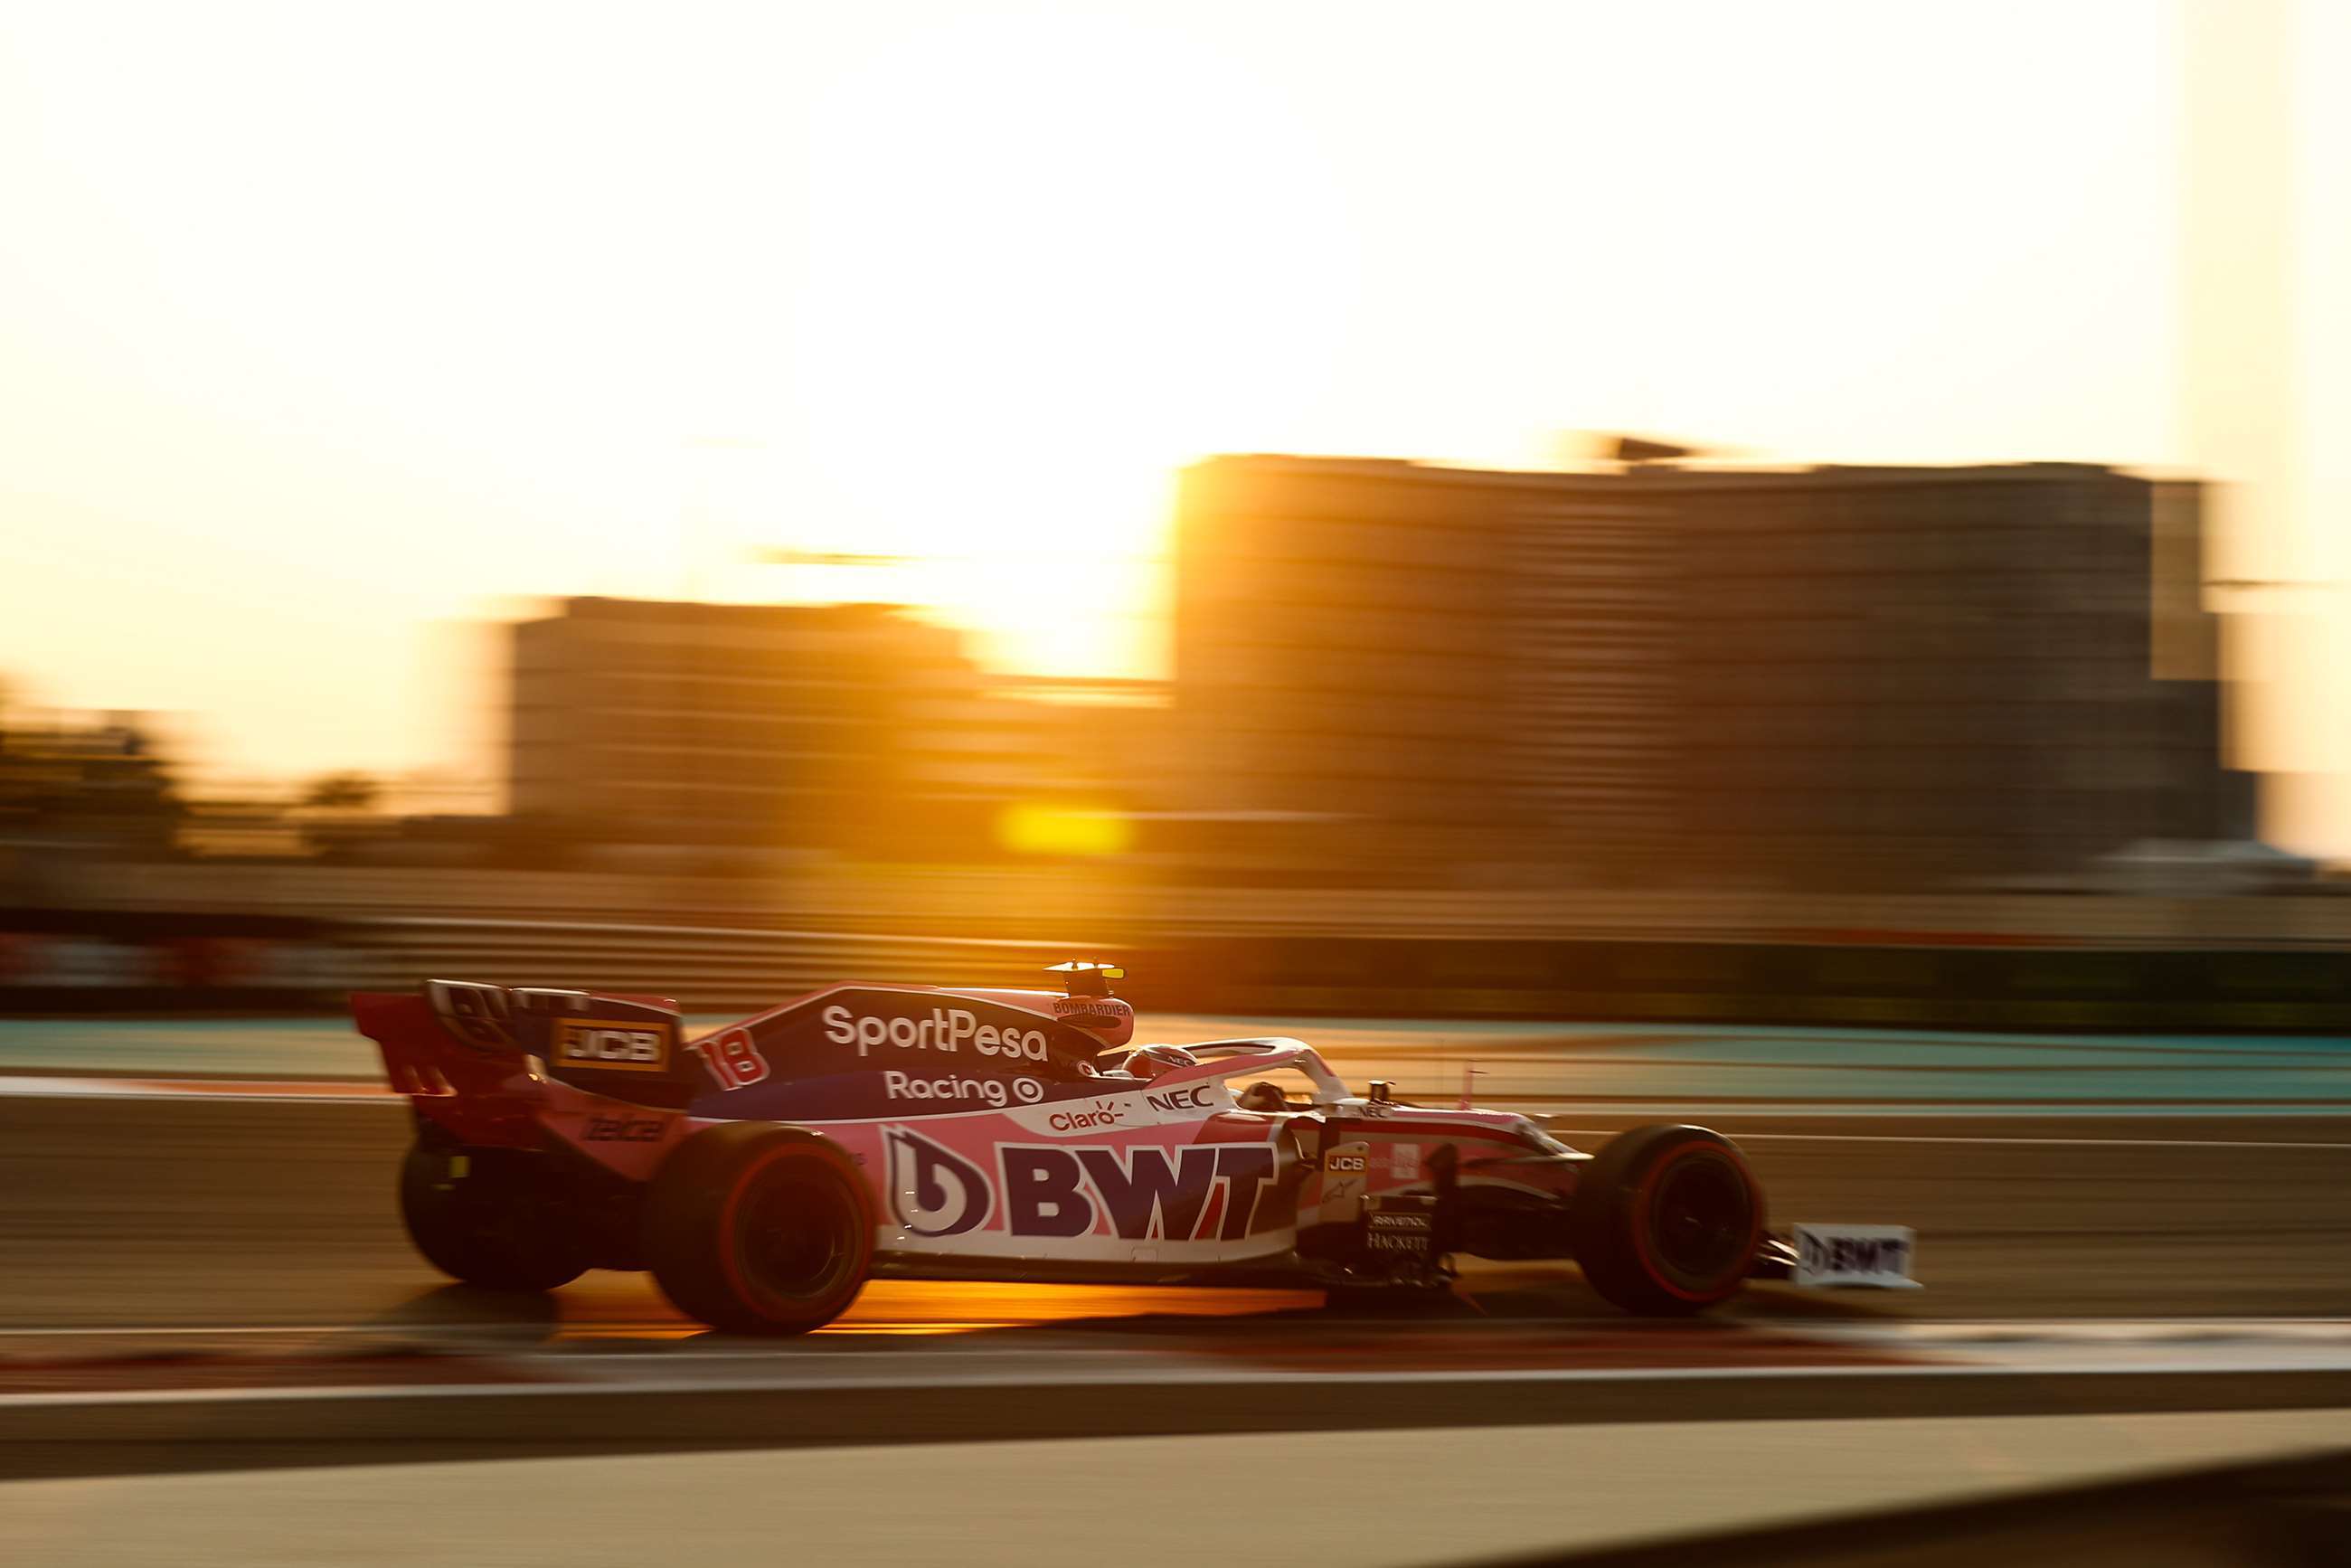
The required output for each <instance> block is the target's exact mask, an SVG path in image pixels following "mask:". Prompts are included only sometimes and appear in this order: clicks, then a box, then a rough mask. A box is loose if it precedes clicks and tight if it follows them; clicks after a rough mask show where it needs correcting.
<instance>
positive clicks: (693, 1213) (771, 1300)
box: [644, 1122, 874, 1334]
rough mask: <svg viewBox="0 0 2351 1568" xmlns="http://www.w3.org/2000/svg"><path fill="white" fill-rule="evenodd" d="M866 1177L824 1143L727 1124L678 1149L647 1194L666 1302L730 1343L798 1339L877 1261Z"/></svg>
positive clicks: (648, 1252) (834, 1313)
mask: <svg viewBox="0 0 2351 1568" xmlns="http://www.w3.org/2000/svg"><path fill="white" fill-rule="evenodd" d="M873 1224H874V1217H873V1200H872V1197H871V1195H870V1194H869V1193H868V1191H867V1189H866V1185H865V1176H864V1173H862V1171H860V1170H859V1169H858V1168H857V1166H856V1164H855V1163H854V1162H853V1161H852V1160H851V1159H850V1157H849V1156H848V1155H846V1154H844V1153H843V1152H842V1151H841V1146H840V1145H838V1144H835V1143H833V1142H832V1141H831V1139H829V1138H823V1137H820V1136H818V1135H817V1134H814V1133H810V1132H806V1131H803V1130H802V1129H800V1128H798V1127H778V1126H776V1125H774V1124H770V1123H764V1122H732V1123H727V1124H723V1125H720V1126H716V1127H710V1128H706V1129H705V1130H704V1131H702V1132H699V1133H696V1134H695V1135H694V1136H693V1137H691V1138H689V1139H687V1140H686V1141H685V1142H684V1144H682V1145H679V1146H678V1150H677V1152H676V1153H675V1154H674V1155H671V1156H670V1157H669V1158H668V1160H667V1161H665V1162H664V1164H663V1166H662V1168H661V1169H660V1171H659V1172H658V1173H656V1174H655V1175H654V1176H653V1188H652V1190H651V1191H650V1192H648V1193H647V1194H646V1195H645V1210H644V1254H645V1261H646V1265H647V1267H649V1268H650V1269H651V1270H653V1279H654V1281H656V1282H658V1283H659V1284H660V1286H661V1288H662V1291H663V1293H664V1295H666V1296H668V1297H669V1299H670V1300H671V1301H674V1302H675V1303H676V1304H677V1307H678V1310H679V1311H681V1312H684V1313H686V1314H687V1315H688V1316H689V1317H695V1318H699V1319H700V1320H701V1321H703V1322H705V1323H708V1324H710V1325H711V1326H712V1327H713V1328H717V1329H724V1330H726V1331H727V1332H728V1333H749V1334H795V1333H808V1332H809V1331H810V1329H815V1328H821V1327H823V1326H824V1325H825V1324H826V1323H829V1322H831V1321H832V1320H833V1319H835V1318H837V1317H839V1316H840V1315H841V1313H842V1312H846V1311H847V1310H848V1309H849V1304H850V1302H852V1301H855V1300H856V1299H857V1292H858V1291H860V1290H861V1289H862V1288H863V1286H864V1284H865V1276H866V1273H867V1271H868V1270H870V1269H871V1268H872V1263H873Z"/></svg>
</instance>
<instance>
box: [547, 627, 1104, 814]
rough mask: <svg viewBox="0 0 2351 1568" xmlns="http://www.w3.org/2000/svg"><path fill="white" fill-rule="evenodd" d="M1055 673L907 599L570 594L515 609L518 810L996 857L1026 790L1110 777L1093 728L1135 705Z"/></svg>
mask: <svg viewBox="0 0 2351 1568" xmlns="http://www.w3.org/2000/svg"><path fill="white" fill-rule="evenodd" d="M1035 685H1036V684H1035V683H1030V687H1031V689H1028V690H1008V689H1007V687H1008V683H1007V682H1005V681H1004V680H1002V679H1001V678H1000V677H997V676H994V675H992V674H988V673H987V672H986V671H983V670H982V669H981V668H980V667H979V665H978V664H977V663H976V662H975V661H973V660H972V659H971V658H970V657H969V656H968V654H967V652H966V650H965V645H964V639H963V638H962V636H961V635H960V634H959V633H957V632H954V631H952V630H949V629H947V628H946V627H941V626H937V625H935V624H931V623H929V622H925V621H923V620H920V619H918V618H917V617H915V616H914V615H913V614H911V613H909V612H906V611H905V610H904V609H903V608H900V607H896V606H891V605H882V604H780V605H767V604H711V603H699V602H658V601H637V600H618V599H572V600H568V601H563V602H562V603H561V604H560V605H559V607H558V608H557V612H556V613H554V614H552V615H549V616H547V617H545V618H542V619H539V620H534V621H527V622H520V623H518V624H517V625H516V626H515V627H514V628H513V631H512V686H511V691H510V706H509V715H510V718H509V727H508V742H507V743H508V778H509V785H510V791H511V810H512V812H513V814H514V817H515V820H516V821H517V823H521V824H528V825H536V826H537V827H538V828H539V829H540V830H541V831H546V832H548V833H549V834H550V835H554V836H558V837H563V838H569V839H571V840H576V841H592V842H600V843H606V844H611V843H633V844H641V845H703V846H708V847H710V848H712V849H714V850H722V851H730V852H742V853H745V854H747V855H752V856H756V855H757V854H758V852H776V851H800V850H820V851H831V852H845V853H853V854H861V855H868V854H870V855H878V856H883V857H893V858H907V857H916V858H919V857H935V858H939V859H946V860H956V859H967V858H975V857H984V856H985V855H986V854H987V853H989V852H992V851H993V850H994V849H995V847H996V841H997V837H998V824H999V820H1000V819H1001V817H1002V816H1003V814H1004V813H1005V811H1006V810H1008V808H1010V807H1011V806H1013V805H1016V804H1027V805H1029V806H1031V807H1033V806H1035V805H1037V804H1038V803H1040V802H1042V803H1054V802H1061V801H1065V800H1071V799H1085V800H1098V799H1100V798H1101V797H1102V793H1103V791H1104V790H1105V789H1107V788H1108V787H1109V786H1108V784H1107V782H1106V780H1105V778H1104V770H1103V768H1101V767H1100V766H1098V765H1096V764H1095V763H1093V762H1090V761H1089V757H1090V755H1091V753H1092V747H1091V745H1090V737H1092V736H1093V734H1094V732H1095V731H1096V730H1098V729H1099V728H1101V727H1116V725H1117V724H1118V723H1119V721H1120V716H1121V714H1122V712H1123V710H1121V709H1119V708H1117V707H1115V706H1111V705H1103V704H1100V703H1091V702H1087V701H1084V700H1080V701H1076V702H1061V701H1057V700H1055V699H1056V698H1057V697H1060V696H1062V695H1067V694H1062V693H1059V692H1056V691H1040V690H1036V689H1033V688H1034V687H1035ZM1078 695H1079V697H1080V698H1081V699H1083V698H1086V697H1089V696H1093V695H1098V694H1091V693H1081V694H1078ZM1104 754H1105V755H1107V756H1109V757H1112V758H1115V757H1116V755H1117V752H1116V748H1115V747H1110V748H1107V749H1106V751H1105V753H1104Z"/></svg>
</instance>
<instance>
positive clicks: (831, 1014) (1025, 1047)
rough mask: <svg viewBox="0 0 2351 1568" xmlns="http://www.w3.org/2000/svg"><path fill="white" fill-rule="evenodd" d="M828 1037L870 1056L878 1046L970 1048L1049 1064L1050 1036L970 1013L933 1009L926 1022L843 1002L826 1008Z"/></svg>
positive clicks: (912, 1049) (926, 1048) (902, 1048)
mask: <svg viewBox="0 0 2351 1568" xmlns="http://www.w3.org/2000/svg"><path fill="white" fill-rule="evenodd" d="M820 1016H821V1017H822V1018H823V1019H824V1038H825V1039H827V1040H831V1041H832V1043H833V1044H835V1045H854V1046H856V1047H857V1054H858V1055H860V1056H864V1055H866V1054H868V1053H869V1052H871V1051H872V1049H873V1048H874V1047H875V1046H877V1045H894V1046H896V1047H897V1048H898V1049H899V1050H901V1051H960V1050H962V1049H963V1047H965V1046H967V1045H968V1046H970V1047H971V1048H972V1050H974V1051H977V1052H979V1054H980V1055H982V1056H1010V1057H1018V1058H1019V1059H1021V1060H1023V1061H1044V1060H1045V1031H1044V1030H1040V1029H1026V1030H1024V1029H1013V1028H1009V1027H1007V1028H1002V1029H999V1028H998V1027H997V1026H996V1025H995V1024H992V1023H982V1022H980V1021H979V1015H978V1014H977V1013H975V1012H972V1011H971V1010H970V1009H967V1008H933V1009H931V1016H930V1017H928V1018H925V1019H914V1018H906V1017H904V1016H901V1017H898V1018H892V1019H880V1018H874V1017H872V1016H871V1015H864V1014H858V1013H853V1012H851V1011H850V1010H849V1009H847V1008H845V1007H842V1006H841V1004H840V1003H839V1002H835V1003H834V1004H833V1005H832V1006H831V1007H829V1008H827V1009H824V1012H823V1013H822V1014H821V1015H820Z"/></svg>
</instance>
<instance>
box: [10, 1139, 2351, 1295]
mask: <svg viewBox="0 0 2351 1568" xmlns="http://www.w3.org/2000/svg"><path fill="white" fill-rule="evenodd" d="M1623 1120H1624V1118H1622V1117H1620V1118H1617V1124H1621V1123H1622V1121H1623ZM1717 1124H1718V1125H1719V1126H1720V1127H1722V1129H1723V1130H1724V1131H1726V1132H1729V1134H1732V1135H1733V1136H1735V1137H1739V1138H1740V1139H1741V1140H1742V1142H1743V1143H1744V1145H1745V1146H1746V1148H1747V1150H1748V1152H1749V1154H1750V1157H1751V1159H1752V1162H1753V1165H1754V1167H1755V1169H1756V1172H1757V1174H1758V1176H1760V1178H1761V1180H1762V1182H1763V1183H1764V1186H1765V1187H1766V1190H1767V1192H1768V1193H1769V1194H1770V1197H1771V1207H1772V1215H1773V1218H1774V1220H1775V1221H1777V1222H1785V1221H1788V1220H1793V1219H1813V1220H1823V1221H1847V1222H1851V1221H1885V1222H1892V1223H1900V1224H1907V1225H1911V1226H1913V1227H1915V1228H1917V1230H1918V1232H1919V1250H1918V1264H1917V1267H1918V1272H1919V1274H1920V1276H1921V1278H1922V1279H1923V1280H1924V1281H1926V1284H1927V1289H1925V1290H1923V1291H1911V1292H1903V1293H1892V1292H1888V1293H1869V1294H1840V1295H1836V1296H1834V1297H1821V1296H1813V1295H1804V1294H1799V1293H1797V1292H1794V1291H1789V1290H1786V1289H1784V1288H1780V1287H1766V1288H1761V1289H1758V1290H1755V1291H1751V1292H1750V1294H1749V1295H1748V1296H1747V1298H1745V1299H1744V1300H1743V1301H1741V1302H1740V1303H1739V1304H1738V1305H1737V1306H1736V1307H1735V1308H1734V1309H1733V1312H1735V1313H1736V1314H1737V1315H1739V1316H1741V1317H1747V1318H1755V1319H1780V1318H1792V1319H1801V1318H1807V1317H1813V1318H1817V1317H1821V1316H1832V1317H1853V1316H1862V1317H1869V1316H1876V1317H1900V1318H1939V1319H1980V1318H2003V1317H2032V1318H2063V1317H2116V1318H2122V1317H2127V1318H2149V1317H2168V1316H2211V1317H2220V1316H2240V1315H2251V1316H2262V1315H2273V1316H2292V1317H2325V1316H2343V1315H2351V1119H2346V1118H2324V1117H2310V1118H2302V1117H2290V1116H2278V1115H2265V1116H2259V1117H2243V1118H2238V1117H2228V1116H2216V1115H2210V1114H2208V1115H2201V1116H2195V1117H2175V1118H2169V1119H2154V1118H2137V1117H2101V1118H2097V1119H2095V1120H2090V1119H2084V1118H2071V1119H2054V1118H2050V1119H2032V1118H2029V1117H2008V1116H1987V1115H1980V1114H1979V1115H1972V1116H1967V1117H1949V1118H1942V1119H1936V1118H1928V1117H1917V1116H1899V1117H1865V1116H1854V1115H1843V1116H1835V1117H1816V1118H1812V1119H1803V1118H1792V1117H1788V1116H1778V1117H1774V1116H1770V1115H1763V1114H1753V1115H1744V1116H1740V1117H1734V1118H1724V1119H1718V1121H1717ZM1609 1125H1610V1123H1609V1122H1607V1121H1605V1120H1604V1119H1602V1118H1599V1117H1596V1116H1594V1115H1593V1114H1592V1113H1576V1114H1573V1115H1570V1116H1567V1117H1564V1118H1562V1133H1563V1134H1564V1135H1567V1136H1568V1137H1569V1138H1570V1141H1571V1142H1575V1143H1578V1144H1580V1145H1585V1146H1590V1145H1592V1144H1593V1143H1595V1142H1596V1141H1597V1139H1596V1137H1594V1136H1591V1135H1585V1136H1577V1134H1599V1133H1604V1131H1605V1130H1606V1128H1607V1127H1608V1126H1609ZM407 1139H408V1119H407V1115H406V1112H405V1107H404V1106H403V1105H402V1104H401V1103H396V1102H393V1103H381V1104H350V1103H305V1102H299V1101H287V1102H253V1101H236V1100H226V1101H224V1100H219V1099H209V1098H207V1099H157V1100H132V1099H81V1098H45V1097H0V1258H5V1260H6V1281H7V1283H6V1289H5V1293H0V1329H5V1330H28V1329H132V1328H182V1329H185V1328H198V1327H215V1326H216V1327H268V1326H273V1325H321V1324H330V1325H371V1324H381V1325H386V1326H392V1325H399V1324H402V1323H415V1322H431V1321H432V1320H433V1319H434V1317H435V1316H436V1315H441V1316H446V1315H448V1314H451V1313H468V1312H478V1311H479V1310H480V1304H479V1302H478V1301H474V1300H468V1299H455V1300H453V1297H456V1298H471V1297H472V1296H473V1294H474V1293H472V1292H452V1291H448V1290H446V1289H444V1286H445V1283H446V1282H445V1281H442V1280H441V1279H440V1278H439V1277H438V1276H436V1275H435V1274H434V1272H433V1271H432V1270H431V1269H430V1268H429V1267H427V1266H426V1265H425V1264H424V1263H423V1260H421V1259H419V1258H418V1257H416V1255H415V1254H414V1252H413V1250H412V1249H410V1247H409V1245H408V1242H407V1240H406V1239H405V1238H404V1237H403V1236H402V1232H401V1229H400V1225H399V1220H398V1218H397V1216H396V1214H395V1212H394V1208H393V1202H392V1176H393V1172H394V1170H395V1168H396V1166H397V1163H398V1160H399V1157H400V1155H401V1152H402V1148H403V1147H404V1145H405V1144H406V1142H407ZM1468 1294H1469V1295H1470V1296H1471V1297H1472V1299H1473V1300H1478V1299H1481V1298H1490V1299H1491V1301H1492V1303H1493V1305H1494V1306H1495V1307H1496V1308H1497V1309H1499V1310H1507V1311H1510V1312H1523V1311H1541V1312H1557V1313H1559V1314H1562V1315H1566V1316H1588V1317H1599V1316H1604V1315H1606V1313H1607V1309H1606V1308H1604V1307H1603V1306H1602V1305H1601V1304H1600V1303H1599V1302H1598V1301H1596V1299H1595V1298H1593V1297H1592V1296H1591V1295H1590V1294H1589V1293H1588V1292H1587V1291H1584V1289H1583V1286H1582V1284H1581V1282H1580V1281H1578V1280H1576V1279H1575V1277H1574V1275H1573V1270H1525V1269H1518V1268H1513V1269H1511V1270H1505V1271H1500V1272H1498V1273H1488V1274H1484V1275H1480V1276H1479V1277H1476V1278H1473V1279H1471V1280H1470V1281H1468ZM1315 1301H1316V1299H1315V1298H1314V1297H1312V1296H1311V1295H1303V1294H1294V1293H1284V1292H1268V1291H1252V1292H1238V1291H1183V1290H1098V1289H1087V1288H1078V1287H1029V1286H1006V1285H946V1284H926V1283H915V1282H895V1281H893V1282H883V1283H877V1284H875V1285H873V1286H872V1287H870V1288H869V1290H868V1291H867V1292H866V1294H865V1296H864V1297H863V1299H862V1301H860V1302H859V1304H858V1306H857V1307H856V1309H855V1310H854V1311H853V1312H852V1314H851V1316H850V1317H849V1318H848V1319H847V1320H845V1321H844V1322H843V1323H841V1325H839V1328H838V1332H840V1333H846V1334H858V1333H866V1334H876V1335H881V1334H888V1335H895V1336H903V1335H905V1334H908V1333H939V1332H945V1333H954V1332H956V1331H958V1330H967V1329H981V1328H1007V1327H1014V1326H1018V1325H1023V1324H1032V1323H1040V1322H1057V1321H1067V1320H1083V1319H1104V1318H1125V1317H1129V1316H1132V1315H1134V1314H1143V1313H1151V1314H1165V1313H1180V1312H1193V1313H1201V1314H1216V1315H1219V1316H1223V1317H1228V1318H1229V1317H1233V1316H1246V1315H1247V1314H1249V1313H1252V1312H1276V1311H1284V1312H1297V1311H1299V1310H1301V1309H1310V1308H1312V1307H1313V1306H1314V1305H1315ZM532 1310H533V1311H534V1312H538V1313H539V1314H541V1315H542V1317H543V1319H544V1321H545V1322H546V1323H547V1325H548V1326H549V1328H550V1329H559V1331H561V1332H572V1333H580V1332H588V1333H593V1332H597V1331H599V1330H600V1329H607V1330H611V1331H614V1332H625V1331H628V1330H632V1329H641V1330H645V1331H653V1332H660V1331H667V1332H672V1333H675V1332H683V1331H684V1330H685V1328H686V1327H687V1325H686V1324H684V1322H682V1321H681V1320H679V1319H678V1318H677V1316H676V1314H675V1313H674V1312H672V1311H671V1309H670V1308H669V1307H668V1305H667V1304H666V1303H665V1302H664V1301H663V1300H662V1299H661V1297H660V1295H659V1293H658V1292H657V1291H655V1290H654V1289H653V1286H652V1285H651V1283H650V1282H649V1281H646V1280H644V1279H643V1277H641V1276H634V1275H615V1274H591V1275H590V1276H588V1277H587V1278H586V1279H584V1280H582V1281H580V1282H579V1283H578V1284H576V1285H573V1286H570V1287H568V1288H567V1289H566V1290H564V1291H560V1292H558V1294H557V1295H556V1297H555V1298H554V1299H553V1301H552V1302H551V1303H545V1304H541V1305H539V1306H538V1307H535V1308H534V1309H532ZM1237 1327H1238V1325H1231V1324H1225V1325H1211V1324H1207V1323H1203V1324H1202V1325H1201V1331H1200V1332H1202V1333H1234V1332H1237Z"/></svg>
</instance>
